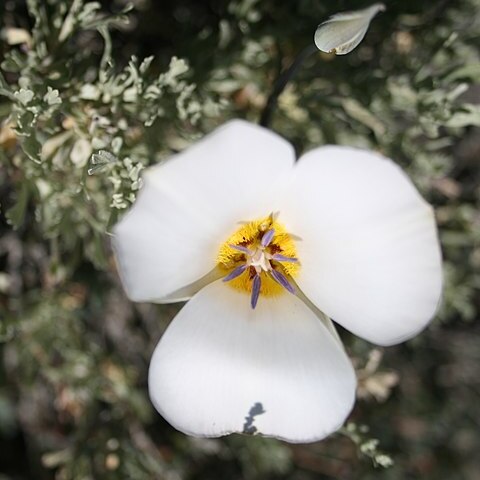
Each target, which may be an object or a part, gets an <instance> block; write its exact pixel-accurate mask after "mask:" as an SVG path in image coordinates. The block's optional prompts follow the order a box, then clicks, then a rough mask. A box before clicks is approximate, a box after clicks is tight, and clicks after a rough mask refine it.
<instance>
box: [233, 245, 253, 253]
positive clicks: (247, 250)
mask: <svg viewBox="0 0 480 480" xmlns="http://www.w3.org/2000/svg"><path fill="white" fill-rule="evenodd" d="M228 246H229V247H230V248H233V249H234V250H238V251H239V252H242V253H244V254H245V255H253V252H252V251H251V250H250V249H249V248H247V247H244V246H243V245H233V244H232V243H229V244H228Z"/></svg>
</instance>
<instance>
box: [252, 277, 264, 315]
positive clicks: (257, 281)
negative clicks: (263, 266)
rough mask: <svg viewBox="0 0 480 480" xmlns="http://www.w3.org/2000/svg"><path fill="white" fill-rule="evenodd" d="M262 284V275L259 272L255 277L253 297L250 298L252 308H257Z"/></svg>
mask: <svg viewBox="0 0 480 480" xmlns="http://www.w3.org/2000/svg"><path fill="white" fill-rule="evenodd" d="M261 285H262V280H261V279H260V275H258V274H257V275H255V277H253V285H252V297H251V299H250V305H251V306H252V308H255V307H256V306H257V302H258V296H259V295H260V287H261Z"/></svg>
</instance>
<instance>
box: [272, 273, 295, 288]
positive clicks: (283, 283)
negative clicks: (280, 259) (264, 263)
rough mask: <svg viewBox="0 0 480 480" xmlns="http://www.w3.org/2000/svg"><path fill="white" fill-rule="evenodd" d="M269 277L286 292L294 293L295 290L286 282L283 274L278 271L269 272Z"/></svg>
mask: <svg viewBox="0 0 480 480" xmlns="http://www.w3.org/2000/svg"><path fill="white" fill-rule="evenodd" d="M269 273H270V275H271V276H272V278H273V279H274V280H275V281H276V282H277V283H279V284H280V285H281V286H282V287H283V288H285V289H286V290H288V291H289V292H290V293H295V289H294V288H293V286H292V285H291V284H290V282H289V281H288V280H287V277H286V276H285V275H284V274H283V273H280V272H279V271H278V270H270V272H269Z"/></svg>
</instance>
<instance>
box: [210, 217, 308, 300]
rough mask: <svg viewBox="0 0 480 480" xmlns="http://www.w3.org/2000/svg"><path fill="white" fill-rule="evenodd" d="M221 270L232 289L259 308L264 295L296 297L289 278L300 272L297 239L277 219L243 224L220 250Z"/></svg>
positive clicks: (218, 262) (269, 218)
mask: <svg viewBox="0 0 480 480" xmlns="http://www.w3.org/2000/svg"><path fill="white" fill-rule="evenodd" d="M217 265H218V268H219V269H220V270H221V271H222V272H225V278H224V281H225V282H228V285H230V286H231V287H232V288H235V289H237V290H240V291H244V292H247V293H249V294H250V295H251V304H252V308H255V306H256V303H257V300H258V297H259V296H260V295H263V296H266V297H273V296H276V295H280V294H282V293H283V292H285V290H287V291H289V292H290V293H294V289H293V287H292V285H291V284H290V282H289V278H294V277H295V276H296V275H297V274H298V271H299V269H300V262H299V261H298V259H297V251H296V247H295V241H294V239H293V236H292V235H291V234H290V233H288V231H287V230H286V228H285V227H284V226H283V225H282V224H281V223H280V222H278V221H277V220H276V218H275V217H274V215H273V214H272V215H269V216H268V217H265V218H262V219H259V220H254V221H251V222H248V223H245V224H243V225H242V226H241V227H240V228H239V229H238V230H237V231H236V232H234V233H233V234H232V235H230V237H228V238H227V239H226V241H225V242H224V243H223V244H222V245H221V246H220V249H219V252H218V255H217Z"/></svg>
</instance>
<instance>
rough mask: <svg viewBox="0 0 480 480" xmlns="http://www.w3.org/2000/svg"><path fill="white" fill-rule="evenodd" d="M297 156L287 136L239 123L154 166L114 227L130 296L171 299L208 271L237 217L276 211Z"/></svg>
mask: <svg viewBox="0 0 480 480" xmlns="http://www.w3.org/2000/svg"><path fill="white" fill-rule="evenodd" d="M294 158H295V157H294V152H293V148H292V146H291V145H290V144H289V143H288V142H286V141H285V140H283V139H282V138H281V137H279V136H278V135H276V134H274V133H272V132H270V131H268V130H266V129H264V128H261V127H258V126H256V125H253V124H249V123H246V122H243V121H239V120H237V121H232V122H229V123H227V124H226V125H224V126H223V127H221V128H219V129H217V130H216V131H215V132H213V133H212V134H210V135H207V136H206V137H205V138H204V139H203V140H201V141H200V142H198V143H197V144H195V145H193V146H192V147H190V148H188V149H187V150H186V151H184V152H182V153H180V154H178V155H176V156H174V157H173V158H172V159H170V160H169V161H168V162H166V163H164V164H162V165H159V166H156V167H153V168H150V169H148V170H147V171H146V173H145V174H144V181H145V185H144V187H143V189H142V191H141V192H140V194H139V196H138V199H137V201H136V203H135V205H134V206H133V208H132V209H131V211H130V212H129V213H128V214H127V215H126V216H125V217H124V219H123V220H122V221H121V222H120V223H119V224H117V225H116V227H115V228H114V234H115V236H114V241H113V245H114V248H115V251H116V255H117V260H118V263H119V267H120V268H119V269H120V274H121V277H122V280H123V283H124V286H125V288H126V291H127V293H128V295H129V296H130V298H131V299H132V300H135V301H162V300H163V299H164V298H165V299H167V298H168V301H172V296H171V294H172V292H175V291H177V290H179V289H182V288H183V287H185V286H187V285H188V284H191V283H194V282H196V281H197V280H199V279H200V278H201V277H203V276H204V275H206V274H207V273H208V272H210V271H211V270H212V269H213V268H214V267H215V258H216V255H217V253H218V249H219V247H220V245H221V244H222V243H223V242H224V241H225V240H226V239H227V238H228V236H229V235H231V234H232V233H233V232H235V230H236V229H238V228H239V225H238V222H240V221H244V220H252V219H256V218H260V217H262V216H266V215H268V214H269V213H270V212H271V210H269V208H270V206H271V203H272V202H271V201H270V200H269V199H270V196H271V194H272V190H273V189H274V188H275V185H276V184H277V181H280V178H283V177H284V176H285V175H287V174H288V173H290V172H291V168H292V165H293V162H294ZM174 297H175V295H174Z"/></svg>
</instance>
